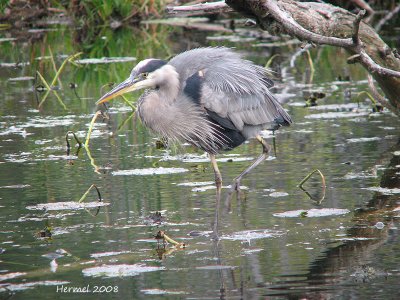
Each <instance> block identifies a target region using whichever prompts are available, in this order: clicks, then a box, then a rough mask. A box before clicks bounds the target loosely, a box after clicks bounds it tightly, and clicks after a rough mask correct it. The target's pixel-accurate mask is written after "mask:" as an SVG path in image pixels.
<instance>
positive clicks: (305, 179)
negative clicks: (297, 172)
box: [298, 169, 326, 188]
mask: <svg viewBox="0 0 400 300" xmlns="http://www.w3.org/2000/svg"><path fill="white" fill-rule="evenodd" d="M316 172H318V174H319V175H320V176H321V180H322V187H323V188H325V187H326V184H325V176H324V174H322V172H321V171H320V170H318V169H315V170H314V171H312V172H311V173H309V174H308V175H307V176H306V177H304V179H303V180H302V181H301V182H300V183H299V185H298V187H300V188H302V187H303V184H304V183H305V182H306V181H308V180H309V179H310V177H311V176H312V175H313V174H314V173H316Z"/></svg>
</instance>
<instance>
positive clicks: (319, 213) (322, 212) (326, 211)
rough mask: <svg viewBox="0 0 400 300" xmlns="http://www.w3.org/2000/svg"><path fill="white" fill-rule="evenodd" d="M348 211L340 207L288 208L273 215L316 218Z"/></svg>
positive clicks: (338, 214)
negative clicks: (288, 209)
mask: <svg viewBox="0 0 400 300" xmlns="http://www.w3.org/2000/svg"><path fill="white" fill-rule="evenodd" d="M349 212H350V211H349V210H348V209H340V208H320V209H317V208H313V209H309V210H303V209H299V210H290V211H285V212H282V213H275V214H273V216H274V217H279V218H298V217H307V218H316V217H328V216H340V215H345V214H348V213H349Z"/></svg>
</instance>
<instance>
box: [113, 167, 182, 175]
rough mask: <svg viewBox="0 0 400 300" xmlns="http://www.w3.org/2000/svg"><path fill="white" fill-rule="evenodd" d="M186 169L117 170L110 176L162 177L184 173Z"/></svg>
mask: <svg viewBox="0 0 400 300" xmlns="http://www.w3.org/2000/svg"><path fill="white" fill-rule="evenodd" d="M188 171H189V170H188V169H184V168H163V167H160V168H147V169H132V170H119V171H114V172H112V173H111V174H112V175H114V176H118V175H122V176H129V175H139V176H146V175H164V174H175V173H184V172H188Z"/></svg>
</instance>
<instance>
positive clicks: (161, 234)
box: [155, 230, 186, 248]
mask: <svg viewBox="0 0 400 300" xmlns="http://www.w3.org/2000/svg"><path fill="white" fill-rule="evenodd" d="M155 238H156V239H163V240H164V241H166V242H168V243H170V244H173V245H174V246H175V247H178V248H185V247H186V244H185V243H178V242H177V241H175V240H173V239H172V238H170V237H169V236H168V235H166V234H165V232H164V231H162V230H160V231H159V232H157V235H156V236H155Z"/></svg>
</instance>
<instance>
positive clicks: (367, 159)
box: [0, 26, 400, 299]
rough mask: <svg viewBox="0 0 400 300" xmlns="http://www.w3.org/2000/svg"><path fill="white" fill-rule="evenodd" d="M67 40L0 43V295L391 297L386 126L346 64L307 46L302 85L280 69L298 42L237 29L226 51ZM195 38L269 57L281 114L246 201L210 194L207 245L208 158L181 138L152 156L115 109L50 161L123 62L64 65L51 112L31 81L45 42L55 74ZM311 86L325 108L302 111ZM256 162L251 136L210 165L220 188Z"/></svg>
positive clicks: (152, 149) (138, 40) (137, 127)
mask: <svg viewBox="0 0 400 300" xmlns="http://www.w3.org/2000/svg"><path fill="white" fill-rule="evenodd" d="M239 33H240V34H239V35H236V37H238V36H242V37H245V36H247V37H248V36H249V34H246V33H245V32H244V31H243V32H242V31H239ZM253 33H254V34H255V35H257V34H259V33H257V31H255V32H253ZM77 35H78V33H75V32H71V31H69V30H64V29H62V28H61V29H57V30H56V31H50V32H44V33H42V34H41V35H39V36H38V39H37V41H36V42H34V43H30V42H26V43H22V42H20V43H15V42H12V41H8V40H4V41H2V42H1V43H0V49H1V54H0V78H1V81H0V87H1V90H2V95H1V98H0V99H1V114H0V170H1V172H0V211H1V214H0V220H1V225H0V295H1V297H2V298H8V297H11V298H12V299H28V298H29V299H55V298H57V299H58V298H59V299H64V298H71V299H72V298H73V299H77V298H82V299H83V298H84V299H86V298H89V299H91V298H93V299H94V298H99V297H100V298H104V299H109V298H111V299H114V298H115V299H161V298H162V299H165V298H166V299H218V298H221V299H225V298H226V299H240V298H243V299H260V298H267V299H269V298H292V299H297V298H307V299H311V298H312V299H328V298H335V299H339V298H340V299H355V298H359V299H366V298H373V297H375V298H380V299H396V298H398V297H400V292H399V289H398V282H399V275H400V254H399V253H400V249H399V245H400V244H399V226H400V224H399V220H400V218H399V217H400V210H399V204H400V200H399V199H400V197H399V195H400V190H399V189H400V143H399V134H398V128H399V125H400V124H399V121H398V119H397V118H395V117H394V116H393V115H391V114H390V113H388V112H386V111H384V112H383V113H373V112H372V108H371V103H370V102H369V100H368V98H367V97H366V96H365V95H360V96H359V95H358V94H359V93H360V92H362V91H368V87H367V82H366V80H365V78H366V73H365V71H363V70H362V69H361V68H359V67H358V66H353V65H352V66H348V65H346V54H345V53H344V52H342V51H340V50H337V49H332V48H328V47H323V48H317V49H312V50H310V55H311V58H312V60H313V62H314V68H315V74H313V76H312V74H311V72H310V66H309V63H308V58H307V55H306V54H301V55H299V56H298V57H297V59H294V58H295V57H296V56H295V53H296V52H297V49H298V48H297V46H298V45H297V44H293V43H288V46H283V47H261V46H260V47H252V45H254V43H256V44H258V41H257V40H256V41H255V40H254V35H253V37H251V38H250V39H249V38H247V39H240V38H236V39H234V40H232V38H231V37H230V38H221V34H220V33H218V32H211V33H210V32H207V33H204V32H199V31H191V32H188V31H186V30H184V29H179V28H174V27H168V26H150V27H148V28H147V29H143V30H138V29H134V30H131V29H123V30H120V31H117V32H114V33H113V32H112V31H108V30H103V31H102V32H101V33H100V34H99V35H98V38H90V37H84V38H86V41H85V43H83V44H84V47H81V48H80V47H79V46H76V45H75V43H74V42H73V41H76V40H82V39H84V38H82V37H80V38H78V37H77ZM206 36H208V38H206ZM4 37H9V36H6V35H4ZM264 39H265V37H264ZM264 39H261V40H260V43H261V42H266V41H269V40H268V39H267V40H264ZM106 42H107V43H106ZM105 43H106V44H105ZM105 45H106V46H105ZM201 45H204V46H208V45H211V46H216V45H227V46H235V47H236V48H237V51H240V52H243V53H244V55H245V56H246V57H247V58H248V59H251V60H253V61H255V62H257V63H258V64H264V65H265V64H266V63H267V62H268V60H269V58H270V57H271V56H273V55H276V56H275V57H276V58H275V59H274V60H273V63H272V65H271V66H272V67H273V68H274V70H275V71H276V74H277V77H278V80H277V84H276V87H275V88H274V92H276V93H277V94H278V96H279V98H280V99H281V100H282V101H283V102H284V103H285V104H284V106H285V107H286V108H287V109H288V110H289V112H290V114H291V115H292V117H293V119H294V124H293V126H292V127H289V128H284V129H282V130H279V131H278V132H277V133H276V135H275V137H273V136H272V135H271V134H270V133H268V132H265V133H264V136H265V138H266V140H267V141H268V142H270V143H271V144H273V143H275V150H274V151H273V153H272V155H271V157H269V158H268V159H267V160H266V161H265V162H264V163H263V164H262V165H261V166H259V167H258V168H257V169H255V170H254V172H252V173H251V174H250V175H249V176H248V177H246V178H245V179H244V180H243V182H242V183H243V185H244V187H243V192H244V194H245V199H241V200H237V199H236V198H233V200H232V201H231V202H230V203H227V202H226V201H225V198H226V196H227V193H228V189H226V188H224V189H223V190H222V201H221V205H220V207H219V224H218V225H219V231H218V233H219V236H220V239H219V241H218V242H216V241H214V240H212V239H211V233H212V228H213V224H214V222H215V220H214V218H215V203H216V195H215V192H216V191H215V188H214V185H213V178H214V175H213V172H212V168H211V166H210V163H209V161H208V158H207V156H206V155H205V154H204V153H201V152H199V151H197V150H195V149H193V148H191V147H189V146H186V145H183V146H179V147H177V148H176V149H175V148H172V149H168V150H165V149H157V147H156V141H157V139H156V138H155V137H154V136H152V135H151V134H149V133H148V132H147V130H146V129H145V128H143V126H142V125H141V124H139V123H138V122H137V121H136V118H135V117H134V116H132V113H131V108H130V107H129V106H127V105H126V104H124V103H123V102H122V101H114V102H113V103H112V107H111V108H110V112H109V113H110V118H109V119H105V120H102V119H101V118H100V119H99V121H98V122H97V123H96V124H95V127H94V130H93V133H92V136H91V139H90V143H89V151H87V150H86V149H85V148H82V149H80V151H79V149H78V147H77V145H75V141H74V139H73V137H72V136H70V137H69V142H70V144H71V149H70V152H69V153H67V146H66V145H67V144H66V140H65V137H66V134H67V132H68V131H73V132H75V133H76V135H77V136H78V138H80V139H81V140H82V141H84V140H85V135H86V132H87V131H88V128H89V123H90V121H91V119H92V116H93V114H94V112H95V111H96V107H95V104H94V103H95V101H96V100H97V99H98V98H99V97H100V95H101V94H102V93H104V91H105V90H107V89H108V88H107V87H103V88H102V86H103V85H105V84H107V83H109V82H119V81H122V80H123V79H125V77H127V76H128V74H129V71H130V69H131V67H132V66H133V64H134V62H112V63H110V62H109V61H107V63H104V61H102V60H100V61H94V62H95V64H88V63H87V62H88V61H83V63H84V64H83V66H82V67H81V68H78V67H76V66H73V65H71V64H68V65H67V67H66V68H65V70H64V71H63V73H62V75H61V76H60V81H61V84H62V88H60V90H58V91H57V93H58V94H59V96H60V98H61V100H62V101H63V103H64V105H65V106H66V107H67V109H66V110H65V109H64V108H63V106H62V105H61V104H60V103H59V102H58V101H57V98H56V96H55V95H54V93H53V92H51V93H50V95H49V97H48V99H47V100H46V101H45V103H44V104H43V105H42V107H41V108H40V109H38V103H40V101H41V100H42V99H43V96H44V93H43V92H41V93H40V92H35V87H37V86H39V85H42V84H41V83H40V79H38V78H37V76H36V71H39V72H40V73H41V74H43V75H44V77H45V78H46V79H47V80H48V81H49V82H51V80H52V78H53V76H54V73H55V72H54V69H53V66H52V63H51V60H50V59H49V58H48V57H47V58H46V56H48V55H49V49H51V50H52V53H54V55H55V62H56V65H57V66H58V67H59V66H60V64H61V62H62V61H63V60H64V59H65V58H66V56H67V55H70V54H73V53H76V52H78V51H83V52H84V53H83V54H82V56H81V58H82V59H88V58H102V57H128V58H131V57H136V58H137V59H139V60H140V59H142V58H145V57H149V56H157V57H162V58H163V57H167V56H169V55H171V54H174V53H178V52H180V51H182V50H184V49H186V48H190V47H196V46H201ZM290 61H292V65H291V64H290ZM89 62H90V61H89ZM35 78H36V79H35ZM338 78H345V79H346V80H339V79H338ZM70 83H73V84H72V85H70ZM57 85H59V83H58V84H57ZM76 85H77V86H76ZM71 87H73V88H71ZM313 92H314V93H315V92H318V93H324V94H325V97H323V98H322V99H318V100H317V103H318V105H317V106H314V107H305V99H304V95H305V94H310V93H311V94H312V93H313ZM137 96H138V94H135V95H132V96H130V97H129V98H130V99H131V100H135V99H137ZM260 151H261V149H260V146H259V145H258V143H257V142H255V141H250V142H248V143H246V144H244V145H243V146H241V147H239V148H237V149H235V150H234V151H231V152H227V153H223V154H221V155H220V156H219V161H220V169H221V172H222V174H223V178H224V185H225V186H227V185H229V183H230V181H231V180H232V179H233V178H234V177H235V176H236V175H237V174H239V173H240V172H241V170H243V169H244V168H245V167H246V166H247V165H248V164H249V163H250V161H251V159H253V158H255V157H257V155H259V153H260ZM314 169H319V170H320V171H321V172H322V173H323V174H324V176H325V179H326V184H327V187H326V190H325V191H324V190H323V189H322V188H321V182H320V178H319V175H318V174H314V175H313V177H312V178H311V180H310V181H308V182H306V183H305V185H304V188H305V190H306V191H303V190H301V189H300V188H299V187H298V185H299V183H300V182H301V180H302V179H303V178H304V177H305V176H306V175H307V174H308V173H310V172H311V171H313V170H314ZM92 184H95V185H96V186H97V187H98V188H99V190H100V193H101V196H102V203H101V206H100V204H99V203H98V202H96V201H97V199H98V195H97V193H96V191H95V190H91V191H90V192H89V193H88V195H87V197H86V199H84V201H83V202H81V203H77V201H78V200H79V199H80V198H81V197H82V195H83V194H84V193H85V192H86V191H87V189H88V188H89V187H90V186H91V185H92ZM93 206H94V207H93ZM98 206H99V208H97V207H98ZM157 212H161V216H160V215H159V214H157ZM159 230H163V231H165V233H166V234H168V235H169V236H170V237H171V238H173V239H175V240H176V241H178V242H181V243H185V244H186V245H187V247H186V248H185V249H178V248H177V247H172V246H171V244H168V245H166V246H165V248H164V247H163V245H162V243H158V242H157V240H155V239H154V235H156V233H157V232H158V231H159ZM50 235H51V238H49V236H50ZM73 288H75V290H74V289H73Z"/></svg>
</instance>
